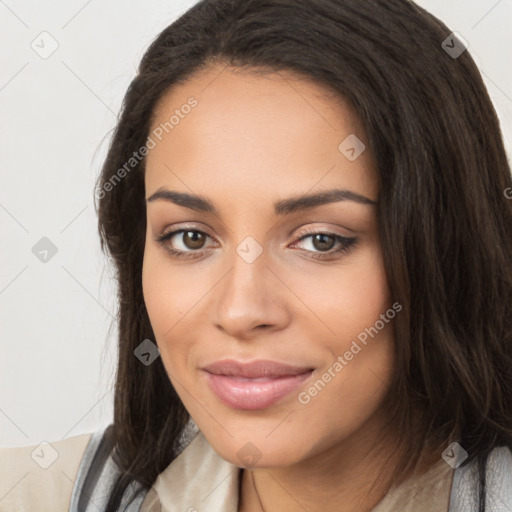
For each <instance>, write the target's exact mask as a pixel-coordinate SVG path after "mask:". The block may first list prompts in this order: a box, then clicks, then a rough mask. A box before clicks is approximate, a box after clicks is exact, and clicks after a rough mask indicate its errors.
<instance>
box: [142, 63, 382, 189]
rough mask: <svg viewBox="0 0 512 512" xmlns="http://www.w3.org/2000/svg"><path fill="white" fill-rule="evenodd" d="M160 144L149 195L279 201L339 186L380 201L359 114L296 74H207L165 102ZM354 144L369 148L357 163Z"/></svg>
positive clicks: (158, 126) (149, 166) (155, 128)
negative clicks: (167, 191) (164, 190)
mask: <svg viewBox="0 0 512 512" xmlns="http://www.w3.org/2000/svg"><path fill="white" fill-rule="evenodd" d="M190 105H194V106H193V107H190ZM155 133H156V134H158V136H155V135H154V134H155ZM150 136H151V137H152V138H153V139H154V142H155V143H156V145H155V147H154V148H153V149H152V150H151V151H150V152H149V154H148V156H147V158H146V176H145V182H146V196H147V195H148V194H151V193H152V192H153V191H154V190H156V189H157V188H159V187H162V186H169V187H173V188H175V189H176V188H177V187H178V185H179V187H180V188H181V189H182V190H184V187H185V188H189V189H191V190H194V191H196V192H201V193H207V192H209V194H210V195H211V194H213V193H216V192H218V193H221V192H222V191H226V190H230V191H231V192H233V194H232V197H233V195H236V197H242V196H244V195H245V193H246V191H248V190H249V189H250V190H251V191H252V192H253V195H256V196H258V195H259V194H265V195H273V197H274V198H278V197H280V196H288V195H291V194H298V193H304V192H306V191H308V190H310V189H312V188H313V187H316V188H318V189H322V188H330V187H332V186H343V187H346V188H350V189H351V190H353V191H354V192H358V193H362V194H364V195H366V196H368V197H371V198H372V199H376V198H377V195H378V193H377V192H378V191H377V183H376V182H377V180H376V176H375V170H374V163H373V159H372V154H371V151H370V148H369V147H368V144H367V140H366V133H365V130H364V126H363V124H362V123H361V121H360V119H359V118H358V117H357V115H356V114H355V112H354V110H353V109H352V108H351V107H350V105H349V104H348V103H347V102H346V101H345V100H344V99H343V98H342V97H340V96H338V95H335V94H334V93H333V92H332V91H330V90H329V89H327V88H325V87H323V86H322V85H319V84H316V83H314V82H311V81H307V80H304V79H303V78H301V77H299V76H297V75H295V74H293V73H291V72H279V73H266V74H261V73H258V72H255V71H254V70H252V71H247V70H240V69H233V68H229V67H223V66H218V65H217V66H211V67H209V68H206V69H205V70H202V71H201V72H199V73H198V74H197V75H195V76H194V77H193V78H191V79H189V80H188V81H187V82H185V83H182V84H179V85H176V86H174V87H172V88H171V89H170V90H169V91H168V92H167V93H166V94H164V96H163V97H162V98H161V100H160V101H159V103H158V104H157V106H156V108H155V111H154V113H153V120H152V124H151V130H150ZM353 137H357V140H359V141H361V142H363V143H364V144H365V145H366V148H365V149H364V151H363V152H362V153H361V155H360V156H359V157H358V158H357V159H355V160H350V159H349V158H347V154H346V153H344V150H345V149H346V146H347V144H346V143H345V144H342V143H343V142H344V141H346V140H348V141H349V142H350V141H353V140H356V139H353ZM340 144H341V147H340ZM349 145H350V144H349ZM352 145H353V144H352ZM281 191H282V193H281Z"/></svg>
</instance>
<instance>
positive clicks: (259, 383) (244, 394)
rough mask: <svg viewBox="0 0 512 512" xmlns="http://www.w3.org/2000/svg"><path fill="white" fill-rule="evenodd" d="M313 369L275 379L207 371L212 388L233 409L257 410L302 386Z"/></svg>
mask: <svg viewBox="0 0 512 512" xmlns="http://www.w3.org/2000/svg"><path fill="white" fill-rule="evenodd" d="M311 374H312V371H309V372H306V373H301V374H300V375H286V376H283V377H278V378H275V379H258V380H257V379H242V378H239V377H230V376H226V375H215V374H213V373H209V372H206V377H207V381H208V385H209V386H210V389H211V390H212V391H213V392H214V393H215V395H217V397H218V398H219V400H220V401H221V402H222V403H224V404H225V405H228V406H229V407H232V408H233V409H245V410H256V409H265V408H267V407H270V406H271V405H274V404H275V403H277V402H278V401H279V400H281V399H282V398H283V397H285V396H286V395H288V394H290V393H291V392H292V391H294V390H296V389H297V388H298V387H300V386H301V385H302V384H303V383H304V381H305V380H307V379H308V378H309V377H310V376H311Z"/></svg>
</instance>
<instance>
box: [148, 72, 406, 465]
mask: <svg viewBox="0 0 512 512" xmlns="http://www.w3.org/2000/svg"><path fill="white" fill-rule="evenodd" d="M150 137H151V139H152V140H151V142H149V144H148V147H150V148H151V149H150V151H149V154H148V155H147V161H146V174H145V187H146V200H147V235H146V245H145V253H144V264H143V290H144V299H145V303H146V306H147V310H148V313H149V317H150V321H151V325H152V327H153V330H154V333H155V336H156V343H157V345H158V347H159V349H160V354H161V357H162V361H163V364H164V366H165V368H166V371H167V373H168V375H169V378H170V380H171V382H172V384H173V385H174V387H175V389H176V391H177V392H178V394H179V396H180V398H181V400H182V401H183V403H184V405H185V407H186V408H187V410H188V411H189V412H190V414H191V416H192V418H193V419H194V420H195V422H196V423H197V425H198V426H199V428H200V429H201V431H202V432H203V433H204V435H205V436H206V438H207V439H208V441H209V442H210V444H211V445H212V446H213V447H214V448H215V450H216V451H217V452H218V453H219V454H220V455H221V456H222V457H224V458H225V459H226V460H229V461H230V462H232V463H233V464H236V465H238V466H251V467H271V466H288V465H291V464H294V463H299V462H301V461H302V462H304V461H306V460H308V459H311V458H312V457H316V456H321V455H322V454H325V453H326V452H327V451H328V450H329V453H330V454H332V455H334V454H336V453H337V452H338V450H343V452H344V453H345V454H347V453H348V452H349V451H351V450H357V449H361V448H364V446H366V447H368V443H371V436H373V435H374V434H375V432H377V430H378V429H379V428H380V427H381V426H382V424H383V421H384V415H383V412H384V411H383V403H384V402H383V399H384V396H385V393H386V391H387V388H388V385H389V382H390V379H391V372H392V365H393V322H392V318H393V317H394V316H395V313H396V312H397V311H398V310H399V309H400V307H399V306H398V307H397V305H396V304H395V305H394V307H392V304H391V300H390V296H389V290H388V285H387V281H386V276H385V272H384V268H383V261H382V255H381V249H380V244H379V237H378V232H377V217H376V205H375V204H374V202H376V201H377V199H378V186H377V177H376V174H375V167H374V162H373V160H372V155H371V152H370V148H369V147H368V145H367V139H366V134H365V131H364V128H363V126H362V124H361V123H360V121H359V120H358V119H357V118H356V117H355V116H354V113H353V111H352V110H351V109H350V108H349V107H348V105H347V104H345V102H343V101H342V100H341V99H339V98H335V97H334V96H332V95H331V96H329V95H328V94H327V91H326V90H324V89H323V88H322V87H320V86H318V85H314V84H311V83H307V82H305V81H301V80H299V79H298V78H297V77H294V75H292V74H290V73H279V74H269V75H267V76H261V75H257V74H255V73H249V72H247V71H244V72H241V71H234V70H233V69H231V68H226V69H223V68H222V67H211V68H208V69H207V70H204V71H202V72H201V73H200V74H198V75H196V76H195V77H194V78H192V79H191V80H189V81H188V82H186V83H185V84H181V85H179V86H175V87H174V88H173V89H172V90H171V91H170V92H168V93H167V94H166V95H165V96H164V97H163V98H162V101H161V102H160V104H159V105H158V107H157V109H156V111H155V118H154V120H153V123H152V126H151V133H150ZM362 144H364V145H366V149H364V146H363V145H362ZM333 190H338V191H344V192H341V193H339V194H338V195H335V194H332V195H329V193H330V191H333ZM171 192H172V193H171ZM155 194H157V195H155ZM166 194H167V195H166ZM319 194H320V195H319ZM321 194H327V195H324V196H322V195H321ZM309 196H312V197H313V199H310V200H305V198H306V197H309ZM322 198H323V199H322ZM298 199H301V201H300V202H299V203H297V204H295V201H296V200H298ZM179 230H184V231H181V232H179ZM172 231H178V232H177V233H175V234H174V235H171V236H168V237H167V239H166V240H165V241H164V242H163V243H160V242H159V241H158V240H157V239H158V237H161V236H162V235H167V234H169V233H171V232H172ZM171 250H174V251H177V252H178V253H179V254H181V255H182V256H183V257H182V258H178V257H176V255H174V254H172V253H171V252H170V251H171ZM226 362H227V363H226ZM237 363H238V364H237ZM250 363H255V364H253V365H251V364H250ZM381 406H382V407H381Z"/></svg>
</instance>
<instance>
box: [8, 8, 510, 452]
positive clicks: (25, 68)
mask: <svg viewBox="0 0 512 512" xmlns="http://www.w3.org/2000/svg"><path fill="white" fill-rule="evenodd" d="M193 3H194V2H193V1H185V2H178V1H169V0H166V1H163V0H153V1H152V2H142V1H141V0H139V1H125V2H123V1H121V0H107V1H102V2H100V1H99V0H89V1H84V0H73V1H69V0H67V1H66V2H64V0H60V1H56V2H53V3H51V4H50V5H49V3H48V2H44V3H42V2H41V3H38V2H35V1H30V2H23V3H21V2H15V1H14V0H0V17H1V18H0V33H1V34H2V42H3V44H2V46H1V49H0V69H1V70H2V71H1V74H0V108H1V119H2V125H1V126H2V131H1V137H0V155H1V157H0V158H1V161H2V165H1V167H0V172H1V182H2V187H1V189H0V226H1V240H2V245H1V251H0V254H1V259H0V325H1V336H0V444H1V445H4V446H15V445H35V444H39V443H40V442H41V441H54V440H55V441H56V440H59V439H62V438H65V437H70V436H75V435H79V434H82V433H86V432H91V431H92V430H95V429H97V428H99V427H100V426H104V425H107V424H108V423H110V422H111V420H112V398H113V391H112V386H113V383H114V373H115V360H116V343H117V339H116V336H117V330H116V328H115V322H113V315H114V312H115V309H116V303H115V290H114V289H113V283H112V280H111V279H112V275H113V273H112V270H111V269H110V268H109V265H108V263H107V261H106V259H105V257H104V256H103V255H102V253H101V252H100V249H99V236H98V234H97V227H96V221H97V220H96V215H95V211H94V205H93V184H94V180H95V178H96V176H97V174H98V173H99V169H100V166H101V162H102V160H103V157H104V155H105V152H106V148H107V142H108V137H109V134H110V130H111V129H112V128H113V127H114V125H115V121H116V115H117V112H118V110H119V107H120V104H121V101H122V98H123V95H124V92H125V90H126V88H127V87H128V85H129V82H130V81H131V79H132V78H133V76H134V74H135V70H136V67H137V65H138V62H139V60H140V58H141V57H142V55H143V53H144V50H145V49H146V48H147V46H148V45H149V43H150V42H151V41H152V40H153V39H154V38H155V37H156V36H157V34H158V33H159V32H160V31H161V30H162V29H163V28H164V27H166V26H167V25H168V24H169V23H170V22H172V21H173V20H174V19H175V18H176V17H177V16H178V15H179V14H180V13H181V12H183V11H184V10H186V9H187V8H188V7H189V6H190V5H192V4H193ZM418 3H419V4H420V5H422V6H423V7H425V8H426V9H427V10H429V11H431V12H432V13H433V14H435V15H436V16H438V17H439V18H441V19H442V20H443V21H444V22H445V23H446V24H447V25H448V26H449V27H450V29H452V30H454V31H457V32H458V33H460V34H461V35H462V36H463V37H464V39H466V40H467V41H468V43H469V51H470V52H471V54H472V56H473V58H474V59H475V60H476V62H477V65H478V66H479V68H480V70H481V71H482V72H483V76H484V79H485V82H486V84H487V87H488V89H489V92H490V94H491V97H492V99H493V102H494V104H495V107H496V109H497V111H498V115H499V116H500V119H501V123H502V129H503V134H504V137H505V140H506V145H507V150H508V153H509V155H510V154H511V153H510V151H511V144H510V141H511V139H512V99H511V98H512V70H511V65H510V62H511V48H512V35H511V34H512V31H511V30H510V29H511V26H512V0H500V1H497V0H472V1H468V0H449V1H447V0H421V1H419V2H418ZM43 31H47V32H48V33H49V34H51V38H53V39H54V40H55V41H56V42H57V43H58V48H57V50H56V51H55V52H54V53H53V54H52V55H51V56H50V57H48V58H47V59H43V58H41V57H40V56H39V55H38V54H37V53H36V52H35V51H34V50H33V49H32V48H31V44H32V41H35V43H34V45H39V47H40V48H41V49H40V51H43V48H42V46H43V44H44V48H45V49H46V50H48V49H49V48H51V46H50V45H51V44H52V40H51V39H50V38H49V37H50V36H40V34H41V32H43ZM41 38H46V39H44V42H43V43H42V42H41ZM440 43H441V42H440ZM42 237H48V238H49V239H50V240H51V241H52V242H53V243H54V244H55V245H56V246H57V249H58V252H57V253H56V254H55V256H54V257H52V258H51V259H49V261H47V262H46V263H43V262H41V261H40V260H39V259H38V258H36V256H35V255H34V254H33V253H32V247H33V246H34V245H35V244H36V243H37V242H38V241H39V240H40V239H41V238H42Z"/></svg>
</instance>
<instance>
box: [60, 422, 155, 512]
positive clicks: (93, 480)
mask: <svg viewBox="0 0 512 512" xmlns="http://www.w3.org/2000/svg"><path fill="white" fill-rule="evenodd" d="M111 435H112V425H109V426H108V427H106V428H105V429H102V430H99V431H97V432H94V433H93V434H92V436H91V438H90V440H89V443H88V445H87V447H86V449H85V452H84V455H83V457H82V460H81V461H80V466H79V468H78V473H77V478H76V484H75V487H74V489H73V494H72V496H71V503H70V508H69V512H100V511H103V510H105V507H106V505H107V502H108V499H109V497H110V492H111V489H112V486H113V484H114V482H115V480H116V478H117V476H118V474H119V470H118V468H117V466H116V465H115V463H114V461H113V460H112V458H111V456H110V455H111V451H112V444H113V443H112V438H111ZM134 490H135V485H134V483H133V482H132V484H130V486H128V488H127V489H126V491H125V493H124V495H123V499H122V501H121V505H120V507H119V510H122V511H123V512H138V511H139V509H140V505H141V504H142V501H143V500H144V497H145V494H146V492H141V493H140V494H139V495H138V496H137V498H135V499H134V500H132V501H131V502H130V501H129V500H128V497H129V496H132V495H133V491H134Z"/></svg>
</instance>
